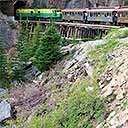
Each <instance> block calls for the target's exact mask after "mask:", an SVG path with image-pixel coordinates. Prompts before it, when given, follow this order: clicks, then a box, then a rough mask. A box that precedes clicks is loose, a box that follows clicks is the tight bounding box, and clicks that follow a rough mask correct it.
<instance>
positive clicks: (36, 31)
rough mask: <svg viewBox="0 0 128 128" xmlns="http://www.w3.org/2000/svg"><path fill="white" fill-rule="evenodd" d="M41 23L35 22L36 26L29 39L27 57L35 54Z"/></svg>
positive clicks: (38, 42)
mask: <svg viewBox="0 0 128 128" xmlns="http://www.w3.org/2000/svg"><path fill="white" fill-rule="evenodd" d="M40 32H41V25H40V24H39V23H37V25H36V27H35V28H34V34H33V36H32V39H31V40H30V48H29V54H30V55H29V57H33V56H34V55H35V52H36V50H37V49H38V47H39V45H40V38H41V36H42V35H41V34H40Z"/></svg>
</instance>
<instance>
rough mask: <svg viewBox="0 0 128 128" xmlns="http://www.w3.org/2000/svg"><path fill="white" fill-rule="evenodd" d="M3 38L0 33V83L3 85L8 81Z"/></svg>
mask: <svg viewBox="0 0 128 128" xmlns="http://www.w3.org/2000/svg"><path fill="white" fill-rule="evenodd" d="M3 44H4V43H3V38H2V35H1V34H0V83H2V85H3V86H7V83H8V74H7V70H8V64H7V58H6V54H5V51H4V48H3Z"/></svg>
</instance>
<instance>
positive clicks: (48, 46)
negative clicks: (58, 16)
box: [34, 25, 61, 71]
mask: <svg viewBox="0 0 128 128" xmlns="http://www.w3.org/2000/svg"><path fill="white" fill-rule="evenodd" d="M60 39H61V37H60V35H59V34H58V33H57V32H56V29H55V26H54V25H51V26H49V27H48V29H47V30H46V31H45V34H44V35H43V36H42V37H41V40H40V46H39V48H38V49H37V51H36V54H35V61H34V62H35V64H36V65H37V67H38V68H39V69H40V70H41V71H43V70H47V69H49V68H50V66H51V65H52V64H53V62H55V61H57V60H58V59H59V58H60V55H61V54H60V46H59V41H60Z"/></svg>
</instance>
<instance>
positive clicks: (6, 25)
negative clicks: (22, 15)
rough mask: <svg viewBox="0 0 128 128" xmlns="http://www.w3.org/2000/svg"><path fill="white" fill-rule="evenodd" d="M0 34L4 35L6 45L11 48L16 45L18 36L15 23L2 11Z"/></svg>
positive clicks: (0, 15) (0, 14)
mask: <svg viewBox="0 0 128 128" xmlns="http://www.w3.org/2000/svg"><path fill="white" fill-rule="evenodd" d="M0 34H1V36H2V37H3V42H4V44H3V45H4V47H5V48H6V49H10V48H11V47H13V46H14V44H15V42H16V37H17V31H16V29H15V24H14V22H13V21H12V20H10V19H9V18H8V17H7V16H5V15H3V14H2V13H1V12H0Z"/></svg>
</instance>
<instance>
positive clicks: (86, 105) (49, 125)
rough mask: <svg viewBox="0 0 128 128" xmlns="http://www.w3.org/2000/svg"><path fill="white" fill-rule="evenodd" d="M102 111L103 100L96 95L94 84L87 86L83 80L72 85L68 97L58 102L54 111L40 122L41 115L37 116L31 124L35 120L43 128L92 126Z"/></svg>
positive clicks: (99, 117)
mask: <svg viewBox="0 0 128 128" xmlns="http://www.w3.org/2000/svg"><path fill="white" fill-rule="evenodd" d="M90 84H91V83H90ZM89 88H93V89H92V90H91V89H89ZM103 113H104V100H103V99H101V97H99V96H98V90H97V89H96V88H95V86H94V85H88V86H87V85H86V84H85V81H84V82H81V83H80V84H79V85H76V86H75V87H73V88H72V89H71V94H70V97H68V99H66V100H63V101H62V102H61V103H60V104H58V107H57V108H56V109H55V110H54V111H52V112H50V113H48V114H46V115H45V116H44V118H43V119H42V123H39V122H40V121H41V120H40V118H41V117H38V116H37V117H36V120H35V118H33V121H32V122H31V124H34V122H36V124H39V126H38V127H44V128H92V126H93V121H96V122H99V121H100V120H101V119H102V114H103ZM37 122H38V123H37ZM31 128H34V125H31Z"/></svg>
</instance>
